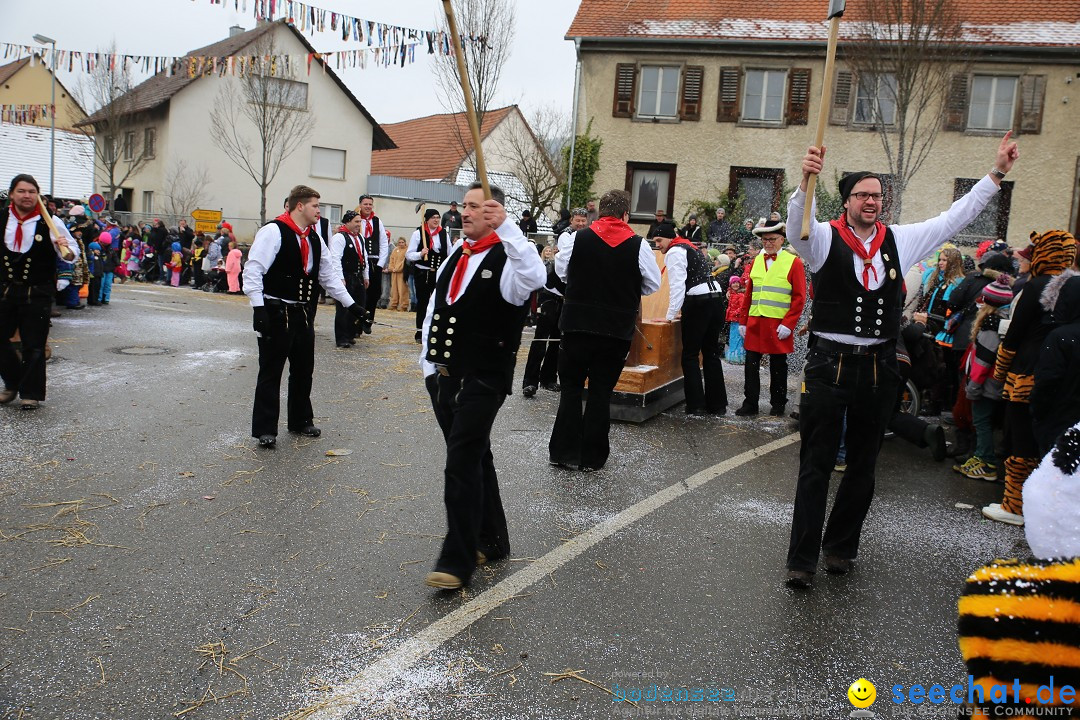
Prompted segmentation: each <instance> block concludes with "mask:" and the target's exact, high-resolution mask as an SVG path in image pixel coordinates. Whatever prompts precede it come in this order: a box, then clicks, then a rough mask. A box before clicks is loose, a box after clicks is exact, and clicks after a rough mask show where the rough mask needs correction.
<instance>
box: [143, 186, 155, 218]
mask: <svg viewBox="0 0 1080 720" xmlns="http://www.w3.org/2000/svg"><path fill="white" fill-rule="evenodd" d="M142 211H143V212H144V213H152V212H154V193H153V191H151V190H143V194H142Z"/></svg>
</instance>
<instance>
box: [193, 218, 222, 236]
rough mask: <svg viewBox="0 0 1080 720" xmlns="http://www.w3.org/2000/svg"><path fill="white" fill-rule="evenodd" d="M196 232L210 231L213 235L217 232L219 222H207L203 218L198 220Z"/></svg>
mask: <svg viewBox="0 0 1080 720" xmlns="http://www.w3.org/2000/svg"><path fill="white" fill-rule="evenodd" d="M195 232H197V233H210V234H211V235H213V234H214V233H216V232H217V223H216V222H206V221H203V220H196V221H195Z"/></svg>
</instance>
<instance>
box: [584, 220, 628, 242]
mask: <svg viewBox="0 0 1080 720" xmlns="http://www.w3.org/2000/svg"><path fill="white" fill-rule="evenodd" d="M589 229H590V230H592V231H593V232H594V233H596V234H597V235H598V236H599V237H600V239H601V240H603V241H604V242H606V243H607V244H608V245H609V246H610V247H618V246H619V245H621V244H622V243H624V242H626V241H627V240H629V239H630V238H632V237H634V231H633V229H631V227H630V226H629V225H627V224H626V223H624V222H623V221H622V218H617V217H611V216H610V215H608V216H606V217H602V218H597V219H596V220H594V221H593V224H592V225H590V226H589Z"/></svg>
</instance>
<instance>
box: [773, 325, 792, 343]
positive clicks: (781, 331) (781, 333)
mask: <svg viewBox="0 0 1080 720" xmlns="http://www.w3.org/2000/svg"><path fill="white" fill-rule="evenodd" d="M776 337H777V338H778V339H780V340H787V339H788V338H789V337H791V328H789V327H788V326H787V325H781V326H779V327H778V328H776Z"/></svg>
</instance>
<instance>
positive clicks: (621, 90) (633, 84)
mask: <svg viewBox="0 0 1080 720" xmlns="http://www.w3.org/2000/svg"><path fill="white" fill-rule="evenodd" d="M635 95H637V65H635V64H634V63H619V64H618V65H616V66H615V107H614V108H613V109H612V111H611V116H612V117H633V116H634V96H635Z"/></svg>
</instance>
